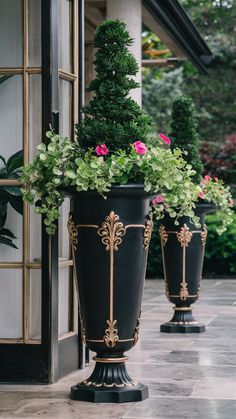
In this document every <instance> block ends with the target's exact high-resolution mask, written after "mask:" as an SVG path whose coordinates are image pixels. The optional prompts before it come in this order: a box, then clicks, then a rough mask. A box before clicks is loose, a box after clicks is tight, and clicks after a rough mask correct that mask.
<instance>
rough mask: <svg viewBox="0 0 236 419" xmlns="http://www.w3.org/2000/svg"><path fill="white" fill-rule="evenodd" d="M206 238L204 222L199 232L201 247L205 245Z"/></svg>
mask: <svg viewBox="0 0 236 419" xmlns="http://www.w3.org/2000/svg"><path fill="white" fill-rule="evenodd" d="M206 239H207V226H206V224H204V227H203V230H202V232H201V242H202V246H203V247H204V246H205V245H206Z"/></svg>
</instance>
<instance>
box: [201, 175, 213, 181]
mask: <svg viewBox="0 0 236 419" xmlns="http://www.w3.org/2000/svg"><path fill="white" fill-rule="evenodd" d="M209 180H211V176H210V175H206V176H204V178H203V181H204V182H209Z"/></svg>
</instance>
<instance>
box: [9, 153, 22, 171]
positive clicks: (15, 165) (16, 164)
mask: <svg viewBox="0 0 236 419" xmlns="http://www.w3.org/2000/svg"><path fill="white" fill-rule="evenodd" d="M22 166H23V150H20V151H17V153H15V154H13V155H12V156H11V157H10V158H9V159H8V161H7V165H6V168H7V173H8V175H10V174H11V173H12V172H14V171H15V170H16V169H19V168H20V167H22Z"/></svg>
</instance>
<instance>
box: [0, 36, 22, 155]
mask: <svg viewBox="0 0 236 419" xmlns="http://www.w3.org/2000/svg"><path fill="white" fill-rule="evenodd" d="M1 42H2V41H1ZM1 42H0V44H1ZM22 103H23V93H22V76H21V75H14V76H12V77H11V78H9V79H8V80H6V81H4V83H2V84H0V154H1V155H3V156H4V157H5V159H6V158H8V157H10V156H11V155H12V154H14V153H16V152H17V151H19V150H22V132H23V124H22V114H23V112H22Z"/></svg>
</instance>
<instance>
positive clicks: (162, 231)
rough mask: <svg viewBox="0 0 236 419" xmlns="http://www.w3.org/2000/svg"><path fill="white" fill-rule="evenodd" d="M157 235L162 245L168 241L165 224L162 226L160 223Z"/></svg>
mask: <svg viewBox="0 0 236 419" xmlns="http://www.w3.org/2000/svg"><path fill="white" fill-rule="evenodd" d="M159 235H160V240H161V244H162V246H165V245H166V243H167V241H168V234H167V232H166V229H165V226H163V225H162V224H161V226H160V228H159Z"/></svg>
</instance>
